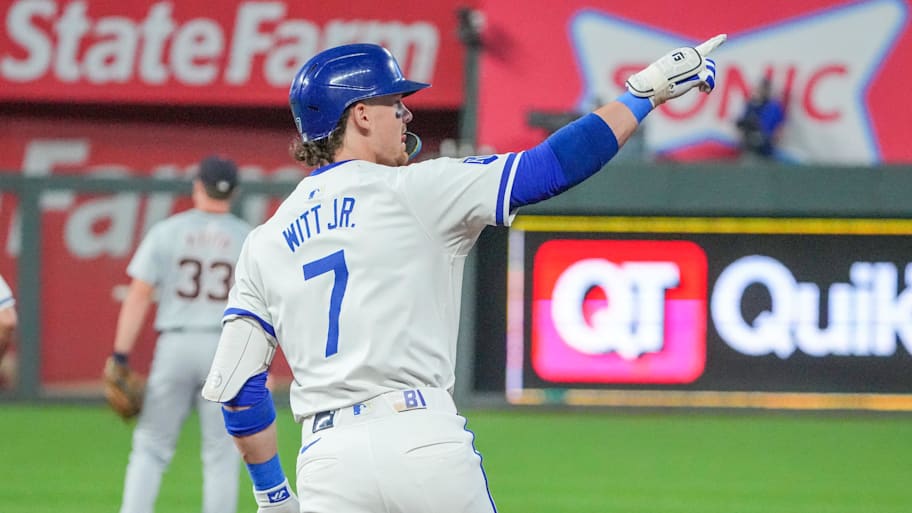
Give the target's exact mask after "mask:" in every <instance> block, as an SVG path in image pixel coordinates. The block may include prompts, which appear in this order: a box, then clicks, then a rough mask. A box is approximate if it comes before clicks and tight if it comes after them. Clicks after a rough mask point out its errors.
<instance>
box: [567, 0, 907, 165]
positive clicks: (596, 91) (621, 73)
mask: <svg viewBox="0 0 912 513" xmlns="http://www.w3.org/2000/svg"><path fill="white" fill-rule="evenodd" d="M905 11H906V6H905V5H904V2H903V1H902V0H874V1H870V2H856V3H848V4H845V5H843V6H838V7H836V8H831V9H825V10H821V11H819V12H816V13H808V15H806V16H802V17H800V18H797V19H795V20H786V21H784V22H782V23H778V24H773V25H769V26H766V27H758V28H756V29H755V30H753V31H751V32H749V33H744V34H729V38H728V41H727V42H726V43H725V44H724V45H723V46H722V47H720V48H719V49H718V50H717V51H716V52H715V53H713V54H712V55H711V56H710V57H711V58H714V59H715V60H716V63H717V72H716V76H717V80H716V84H717V86H716V90H715V91H713V93H712V94H710V95H704V94H690V95H687V96H685V97H682V98H680V99H677V100H675V101H674V102H668V103H665V104H663V105H662V106H661V107H660V108H659V112H657V113H655V114H653V115H651V116H650V121H649V126H648V128H647V129H646V134H645V137H646V144H647V146H649V147H650V149H651V150H653V151H656V152H668V151H674V150H677V149H681V148H685V147H688V146H692V145H695V144H698V143H701V142H706V141H713V142H722V143H724V144H728V145H729V146H731V147H737V146H738V145H739V142H740V137H739V133H738V131H737V129H736V126H735V121H736V120H737V118H738V117H739V116H740V115H741V114H742V112H743V109H744V107H745V104H746V103H747V100H748V98H749V96H750V91H751V90H753V89H754V87H756V85H757V84H758V83H759V82H760V79H761V78H762V77H769V78H770V79H771V81H772V84H773V90H774V94H776V95H777V96H781V97H782V98H783V100H784V102H785V105H786V111H787V116H788V122H787V123H786V124H785V125H784V127H783V132H782V135H781V138H780V149H781V150H782V151H783V152H784V154H786V155H788V156H789V157H790V158H791V159H793V160H797V161H805V160H814V161H817V162H838V163H840V164H846V163H875V162H877V161H878V160H879V154H878V148H877V143H876V137H875V134H872V133H871V129H870V126H871V121H870V119H869V114H868V109H867V106H866V98H865V95H866V90H867V88H868V86H869V85H870V83H871V81H872V80H873V79H874V77H875V76H876V73H877V71H878V70H879V68H880V67H881V66H882V65H883V62H884V59H885V56H887V55H888V54H889V51H890V50H891V48H892V47H893V46H894V45H895V44H896V42H897V39H898V38H897V36H898V35H899V34H900V31H901V30H902V28H903V23H904V20H905ZM858 27H864V33H865V37H858V38H854V39H852V42H851V44H849V43H848V41H849V39H847V37H848V36H847V34H854V33H856V32H858V30H859V28H858ZM571 31H572V33H573V40H574V43H575V44H574V46H575V51H576V53H577V57H578V59H579V62H580V68H581V70H580V71H581V74H582V78H583V79H584V80H585V83H586V92H585V93H584V97H583V98H581V100H580V104H581V106H583V107H586V108H588V107H590V106H591V104H593V103H600V102H602V101H605V100H610V99H612V98H615V97H617V96H618V95H619V94H621V93H622V92H623V91H624V83H625V81H626V80H627V78H628V77H629V76H630V75H631V74H633V73H635V72H637V71H639V70H641V69H643V68H644V67H646V66H647V65H648V64H649V63H650V62H652V61H654V60H655V59H657V58H659V57H661V56H662V55H663V54H664V53H666V52H668V51H669V50H670V49H672V48H675V47H678V46H693V45H694V44H696V43H699V41H693V40H688V39H685V38H682V37H679V36H675V35H672V34H669V33H668V32H667V31H666V30H664V29H658V28H657V29H655V30H652V29H650V28H648V27H645V26H643V25H637V24H633V23H631V22H630V21H628V20H626V19H621V18H616V17H614V16H612V15H610V14H609V13H599V12H597V11H593V10H585V11H581V12H580V14H578V15H576V16H575V17H574V18H573V20H572V22H571ZM606 48H613V49H616V50H617V51H606V50H605V49H606ZM653 118H655V119H653Z"/></svg>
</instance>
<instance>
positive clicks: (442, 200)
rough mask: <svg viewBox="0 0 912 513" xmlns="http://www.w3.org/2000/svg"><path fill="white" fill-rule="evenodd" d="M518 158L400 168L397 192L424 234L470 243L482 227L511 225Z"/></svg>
mask: <svg viewBox="0 0 912 513" xmlns="http://www.w3.org/2000/svg"><path fill="white" fill-rule="evenodd" d="M521 158H522V153H506V154H498V155H487V156H477V157H466V158H461V159H458V158H439V159H433V160H428V161H425V162H421V163H418V164H414V165H411V166H407V167H404V168H401V169H402V170H401V172H400V175H399V183H398V187H399V189H400V190H401V192H402V193H403V194H404V195H405V196H406V201H407V202H408V204H409V206H410V207H411V208H412V210H413V211H414V214H415V216H416V217H417V218H418V220H419V222H420V223H421V224H422V225H423V226H424V228H425V229H426V230H428V231H429V232H432V233H434V234H436V235H438V236H441V237H443V238H444V239H446V240H449V241H457V240H458V239H466V238H468V239H470V240H472V241H474V239H475V238H476V237H477V236H478V234H480V233H481V230H482V229H483V228H484V227H485V226H488V225H495V226H509V225H510V223H511V222H512V220H513V216H514V214H513V212H511V211H510V195H511V191H512V188H513V179H514V176H515V173H516V166H517V164H518V163H519V160H520V159H521ZM468 246H470V245H468ZM468 246H465V247H464V248H463V249H465V250H466V251H467V250H468Z"/></svg>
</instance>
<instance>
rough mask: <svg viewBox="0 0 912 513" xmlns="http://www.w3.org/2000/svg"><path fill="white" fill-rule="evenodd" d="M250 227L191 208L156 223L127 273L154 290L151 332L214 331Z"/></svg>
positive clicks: (231, 218) (241, 222)
mask: <svg viewBox="0 0 912 513" xmlns="http://www.w3.org/2000/svg"><path fill="white" fill-rule="evenodd" d="M249 232H250V225H249V224H247V222H245V221H244V220H242V219H240V218H238V217H236V216H234V215H232V214H217V213H210V212H203V211H202V210H197V209H191V210H187V211H185V212H181V213H179V214H175V215H173V216H171V217H169V218H167V219H165V220H163V221H160V222H158V223H156V224H155V225H154V226H153V227H152V229H150V230H149V233H148V234H147V235H146V237H145V238H144V239H143V241H142V243H141V244H140V245H139V248H137V250H136V253H135V254H134V255H133V259H132V260H131V261H130V265H129V266H127V274H128V275H129V276H130V277H132V278H138V279H140V280H143V281H145V282H148V283H151V284H153V285H155V287H156V289H157V290H158V308H157V310H156V315H155V329H156V330H158V331H168V330H174V329H212V330H218V329H219V327H220V319H221V317H222V313H223V311H224V308H225V302H226V300H227V299H228V292H229V291H230V290H231V285H232V283H233V278H234V267H235V263H236V261H237V256H238V254H240V251H241V247H242V246H243V243H244V238H245V237H246V236H247V234H248V233H249Z"/></svg>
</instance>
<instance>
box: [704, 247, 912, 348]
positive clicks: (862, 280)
mask: <svg viewBox="0 0 912 513" xmlns="http://www.w3.org/2000/svg"><path fill="white" fill-rule="evenodd" d="M898 278H899V269H897V266H896V265H895V264H893V263H890V262H855V263H853V264H852V265H851V267H850V269H849V282H848V283H833V284H831V285H830V286H829V289H828V290H827V292H826V297H825V298H824V300H823V302H822V303H823V307H821V297H822V296H821V294H822V292H821V290H820V287H819V286H818V285H816V284H814V283H803V282H799V281H798V280H796V279H795V276H794V275H793V274H792V272H791V271H790V270H789V269H788V267H786V266H785V265H784V264H783V263H782V262H779V261H778V260H776V259H774V258H771V257H768V256H761V255H753V256H748V257H744V258H741V259H739V260H736V261H735V262H733V263H732V264H731V265H729V266H728V267H727V268H726V269H725V270H724V271H723V272H722V274H721V275H720V276H719V279H718V280H717V281H716V284H715V287H714V290H713V293H712V305H711V310H712V319H713V323H714V325H715V327H716V331H717V332H718V333H719V336H721V337H722V340H724V341H725V342H726V343H727V344H728V345H729V346H731V347H732V348H733V349H734V350H736V351H738V352H739V353H742V354H747V355H753V356H759V355H766V354H775V355H777V356H779V357H780V358H788V357H789V356H790V355H791V354H792V353H793V352H795V351H796V350H800V351H801V352H803V353H805V354H808V355H811V356H827V355H841V356H891V355H893V354H895V353H896V350H897V338H898V339H899V340H900V341H902V344H903V346H904V347H905V348H906V351H908V352H910V353H912V263H909V264H907V265H906V268H905V272H904V277H903V278H904V282H905V288H904V289H903V290H901V291H900V290H899V289H898V282H899V279H898ZM752 286H757V287H761V288H762V290H763V291H764V292H765V293H766V294H768V295H769V299H770V305H769V308H768V309H766V310H764V311H762V312H761V313H760V314H759V315H757V316H756V317H755V318H754V319H752V320H748V319H745V318H744V314H743V313H742V305H743V300H744V295H745V292H746V291H747V289H748V287H752ZM821 308H826V314H825V318H826V319H827V320H828V322H827V324H826V326H821V321H822V319H824V314H823V312H822V310H821Z"/></svg>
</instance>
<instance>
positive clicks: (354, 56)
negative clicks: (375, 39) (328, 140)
mask: <svg viewBox="0 0 912 513" xmlns="http://www.w3.org/2000/svg"><path fill="white" fill-rule="evenodd" d="M426 87H430V84H425V83H423V82H414V81H411V80H408V79H406V78H405V77H404V76H403V74H402V70H401V69H400V68H399V63H398V62H397V61H396V58H395V57H393V55H392V54H391V53H390V52H389V51H388V50H387V49H385V48H383V47H382V46H379V45H374V44H351V45H342V46H337V47H335V48H330V49H328V50H324V51H322V52H320V53H318V54H317V55H315V56H313V57H312V58H311V59H310V60H308V61H307V62H306V63H304V65H303V66H301V69H300V70H299V71H298V73H297V74H296V75H295V78H294V81H292V83H291V89H290V90H289V92H288V100H289V104H290V105H291V112H292V116H294V120H295V126H296V127H297V128H298V133H299V134H300V135H301V139H302V140H303V141H305V142H307V141H317V140H320V139H323V138H324V137H327V136H329V134H330V133H331V132H332V131H333V129H334V128H335V127H336V124H337V123H338V122H339V118H341V117H342V113H343V112H345V109H347V108H348V107H349V106H350V105H352V104H353V103H355V102H358V101H361V100H366V99H368V98H374V97H377V96H387V95H391V94H402V95H409V94H412V93H415V92H417V91H420V90H421V89H424V88H426Z"/></svg>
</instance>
